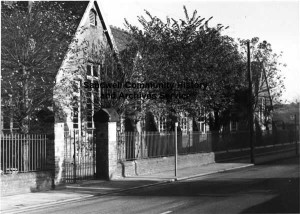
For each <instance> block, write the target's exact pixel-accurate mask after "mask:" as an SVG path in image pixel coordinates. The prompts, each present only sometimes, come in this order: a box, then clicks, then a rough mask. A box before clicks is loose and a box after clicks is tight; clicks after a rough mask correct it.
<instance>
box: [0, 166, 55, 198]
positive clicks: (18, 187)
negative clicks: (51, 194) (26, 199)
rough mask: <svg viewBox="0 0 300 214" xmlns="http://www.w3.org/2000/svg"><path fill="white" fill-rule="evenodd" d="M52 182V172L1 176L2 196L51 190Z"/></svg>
mask: <svg viewBox="0 0 300 214" xmlns="http://www.w3.org/2000/svg"><path fill="white" fill-rule="evenodd" d="M52 180H53V179H52V172H51V171H45V172H26V173H16V174H5V175H1V196H7V195H16V194H21V193H29V192H37V191H42V190H49V189H51V188H52Z"/></svg>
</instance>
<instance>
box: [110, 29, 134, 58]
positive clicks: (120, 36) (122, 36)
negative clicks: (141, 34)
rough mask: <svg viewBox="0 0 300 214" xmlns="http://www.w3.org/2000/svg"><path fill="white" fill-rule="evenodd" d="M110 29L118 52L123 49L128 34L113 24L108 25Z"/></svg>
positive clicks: (128, 39)
mask: <svg viewBox="0 0 300 214" xmlns="http://www.w3.org/2000/svg"><path fill="white" fill-rule="evenodd" d="M110 30H111V33H112V35H113V37H114V40H115V43H116V45H117V48H118V50H119V52H121V51H123V50H124V49H125V48H126V45H127V44H128V43H129V41H130V34H129V33H128V32H127V31H125V30H123V29H121V28H118V27H114V26H110Z"/></svg>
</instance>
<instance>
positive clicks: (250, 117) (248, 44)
mask: <svg viewBox="0 0 300 214" xmlns="http://www.w3.org/2000/svg"><path fill="white" fill-rule="evenodd" d="M247 70H248V83H249V105H248V108H249V109H248V110H249V129H250V161H251V163H253V164H254V163H255V160H254V145H253V105H252V104H253V94H252V71H251V61H250V42H249V41H248V42H247Z"/></svg>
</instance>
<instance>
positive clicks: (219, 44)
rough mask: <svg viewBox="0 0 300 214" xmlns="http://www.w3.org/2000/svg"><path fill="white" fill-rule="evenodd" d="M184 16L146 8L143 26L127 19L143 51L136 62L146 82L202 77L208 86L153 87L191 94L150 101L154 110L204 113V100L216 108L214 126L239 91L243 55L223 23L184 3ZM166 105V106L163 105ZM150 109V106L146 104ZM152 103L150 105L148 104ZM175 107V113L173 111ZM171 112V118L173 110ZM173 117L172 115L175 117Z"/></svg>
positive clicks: (134, 45) (133, 45) (136, 44)
mask: <svg viewBox="0 0 300 214" xmlns="http://www.w3.org/2000/svg"><path fill="white" fill-rule="evenodd" d="M184 13H185V19H184V20H183V19H180V20H175V19H172V18H167V20H166V22H164V21H162V20H161V19H159V18H158V17H155V16H152V15H151V14H150V13H149V12H148V11H146V14H147V17H148V19H146V18H144V17H143V16H141V17H139V22H140V23H141V24H142V27H143V29H142V30H140V29H138V28H137V27H136V26H133V25H131V24H129V23H128V22H126V25H127V27H128V29H129V31H130V33H131V34H132V37H133V41H132V42H131V44H130V46H129V48H131V50H132V51H135V52H136V51H138V52H139V53H140V55H141V58H139V59H138V60H137V62H136V67H138V68H139V72H140V76H143V81H144V82H149V81H153V82H170V83H175V84H176V83H178V82H182V81H186V82H189V81H194V82H195V81H197V82H199V83H205V84H206V85H207V86H208V88H207V90H203V88H197V89H195V88H194V89H189V88H181V89H180V88H175V89H174V88H173V89H170V88H169V89H163V90H161V89H158V90H152V91H151V92H154V93H157V94H159V93H162V92H163V93H168V94H171V93H185V94H188V95H189V97H188V98H187V99H174V98H171V97H168V98H166V99H165V100H163V102H162V100H157V102H156V101H151V102H148V103H147V104H148V105H154V106H156V108H151V110H153V111H156V110H157V111H160V113H161V112H163V111H166V114H178V113H179V112H181V111H187V112H188V113H189V115H190V116H199V115H198V114H199V109H200V107H201V106H204V107H206V109H207V111H212V112H214V121H213V123H214V124H216V125H215V126H214V127H215V129H219V127H220V121H219V114H220V113H221V112H222V111H224V110H225V109H226V108H227V107H228V105H230V104H232V103H233V98H234V92H235V91H236V90H237V89H238V88H240V87H241V82H242V81H241V78H242V75H240V73H241V70H242V69H243V66H244V64H243V61H242V57H241V55H240V53H239V51H238V45H237V44H236V43H235V42H234V40H233V39H232V38H230V37H229V36H224V35H222V30H223V28H224V26H222V25H221V24H219V25H218V26H216V27H209V26H208V23H209V21H210V20H211V18H212V17H211V18H210V19H208V20H206V21H205V18H202V17H200V16H198V15H197V11H194V12H193V14H192V16H191V17H190V16H189V14H188V12H187V10H186V8H185V7H184ZM160 107H161V108H160ZM146 109H147V108H146ZM148 109H149V108H148ZM172 112H173V113H172ZM169 118H172V116H171V115H170V116H169ZM173 122H174V121H171V123H173Z"/></svg>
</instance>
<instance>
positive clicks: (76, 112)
mask: <svg viewBox="0 0 300 214" xmlns="http://www.w3.org/2000/svg"><path fill="white" fill-rule="evenodd" d="M78 103H79V102H78V97H77V96H74V97H73V118H72V121H73V128H74V129H78V128H79V125H78V123H79V120H78V117H79V105H78Z"/></svg>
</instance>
